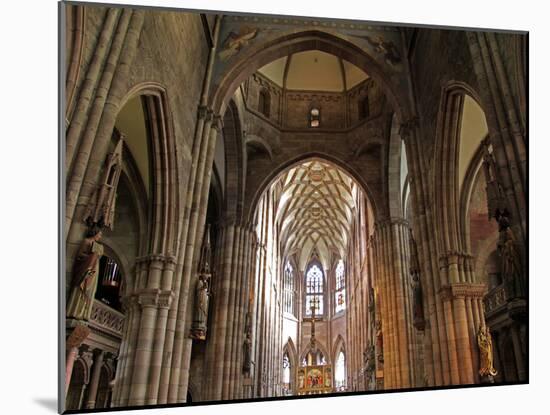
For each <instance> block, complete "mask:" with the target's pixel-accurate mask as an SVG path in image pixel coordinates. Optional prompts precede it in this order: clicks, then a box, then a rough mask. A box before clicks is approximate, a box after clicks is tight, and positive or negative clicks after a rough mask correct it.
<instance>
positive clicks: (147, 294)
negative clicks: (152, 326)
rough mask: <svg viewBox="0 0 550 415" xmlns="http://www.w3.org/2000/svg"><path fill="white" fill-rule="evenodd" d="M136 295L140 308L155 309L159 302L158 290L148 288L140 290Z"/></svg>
mask: <svg viewBox="0 0 550 415" xmlns="http://www.w3.org/2000/svg"><path fill="white" fill-rule="evenodd" d="M136 295H137V302H138V304H139V305H140V306H141V308H148V307H157V305H158V302H159V295H160V290H159V289H158V288H149V289H147V288H146V289H143V290H140V291H139V292H138V293H136Z"/></svg>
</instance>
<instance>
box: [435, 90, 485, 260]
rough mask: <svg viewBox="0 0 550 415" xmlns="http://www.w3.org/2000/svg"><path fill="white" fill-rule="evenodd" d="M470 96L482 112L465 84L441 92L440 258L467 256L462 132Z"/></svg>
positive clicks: (437, 181)
mask: <svg viewBox="0 0 550 415" xmlns="http://www.w3.org/2000/svg"><path fill="white" fill-rule="evenodd" d="M466 95H468V96H470V97H471V98H472V99H473V100H474V101H475V102H476V103H477V104H478V105H479V106H480V108H482V107H481V105H480V99H479V97H478V95H477V93H476V92H475V91H474V89H473V88H471V87H470V86H469V85H467V84H466V83H464V82H456V81H452V82H450V83H448V84H447V85H446V86H445V87H444V88H443V89H442V92H441V102H440V107H439V113H438V119H437V129H436V143H435V154H434V160H435V163H434V166H435V168H434V169H433V175H432V177H433V189H434V206H435V224H436V227H437V228H438V232H437V234H438V239H439V240H438V245H439V249H440V254H446V253H449V252H455V251H457V250H460V252H467V251H466V246H465V243H464V235H463V233H462V229H461V226H460V222H461V221H460V213H459V209H460V205H459V200H460V199H459V198H460V191H459V186H460V183H459V181H458V168H459V167H458V163H459V157H460V151H459V149H460V131H461V120H462V110H463V105H464V97H465V96H466Z"/></svg>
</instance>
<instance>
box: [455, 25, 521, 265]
mask: <svg viewBox="0 0 550 415" xmlns="http://www.w3.org/2000/svg"><path fill="white" fill-rule="evenodd" d="M466 36H467V39H468V44H469V46H470V52H471V55H472V61H473V65H474V70H475V72H476V75H477V81H478V83H479V88H478V89H479V93H480V96H481V100H482V104H483V105H482V106H483V109H484V112H485V117H486V118H487V124H488V127H489V137H490V142H491V144H492V146H493V155H494V157H495V160H496V163H497V166H498V176H499V182H500V184H501V186H502V189H503V191H504V194H505V196H506V199H507V205H508V206H507V208H508V210H509V211H510V212H511V214H512V218H513V223H514V225H513V230H514V234H515V235H517V236H518V238H519V239H520V240H521V241H523V242H525V240H526V235H527V217H526V212H527V208H526V202H527V197H526V191H527V147H526V145H527V143H526V131H525V126H526V114H525V113H522V112H521V110H520V109H521V105H519V103H518V102H517V101H515V95H514V94H513V93H512V92H511V91H512V88H511V85H510V80H512V79H514V78H515V76H514V75H515V74H510V73H507V70H506V68H505V66H504V63H503V56H502V55H503V54H502V53H501V50H500V47H499V45H498V42H497V39H496V36H495V34H494V33H481V32H480V33H477V32H469V33H466ZM510 36H511V35H510ZM524 87H525V85H524ZM523 245H524V246H525V243H524V244H523ZM522 254H524V253H522ZM522 259H523V260H525V258H522Z"/></svg>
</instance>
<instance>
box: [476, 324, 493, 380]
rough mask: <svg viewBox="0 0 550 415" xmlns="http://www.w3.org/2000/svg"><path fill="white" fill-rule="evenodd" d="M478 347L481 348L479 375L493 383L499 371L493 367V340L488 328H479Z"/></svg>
mask: <svg viewBox="0 0 550 415" xmlns="http://www.w3.org/2000/svg"><path fill="white" fill-rule="evenodd" d="M477 345H478V347H479V375H480V376H481V377H482V378H485V379H487V380H489V381H490V382H491V383H492V382H493V377H494V376H496V375H497V371H496V369H495V368H494V367H493V340H492V338H491V333H490V332H489V328H488V327H486V326H480V327H479V330H478V332H477Z"/></svg>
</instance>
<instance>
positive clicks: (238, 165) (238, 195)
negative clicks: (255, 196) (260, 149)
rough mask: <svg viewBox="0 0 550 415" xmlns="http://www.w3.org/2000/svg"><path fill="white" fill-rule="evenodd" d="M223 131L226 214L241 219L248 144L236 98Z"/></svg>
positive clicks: (231, 103) (228, 107)
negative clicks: (245, 142)
mask: <svg viewBox="0 0 550 415" xmlns="http://www.w3.org/2000/svg"><path fill="white" fill-rule="evenodd" d="M222 133H223V141H224V149H225V192H224V195H225V203H224V205H225V209H224V214H225V216H226V217H227V218H233V219H241V217H242V212H243V192H244V179H245V176H244V175H245V169H244V159H245V156H246V146H245V145H243V144H244V143H243V133H242V128H241V117H240V114H239V110H238V108H237V104H236V103H235V101H234V100H231V101H230V102H229V105H228V106H227V110H226V111H225V114H224V116H223V128H222Z"/></svg>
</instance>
